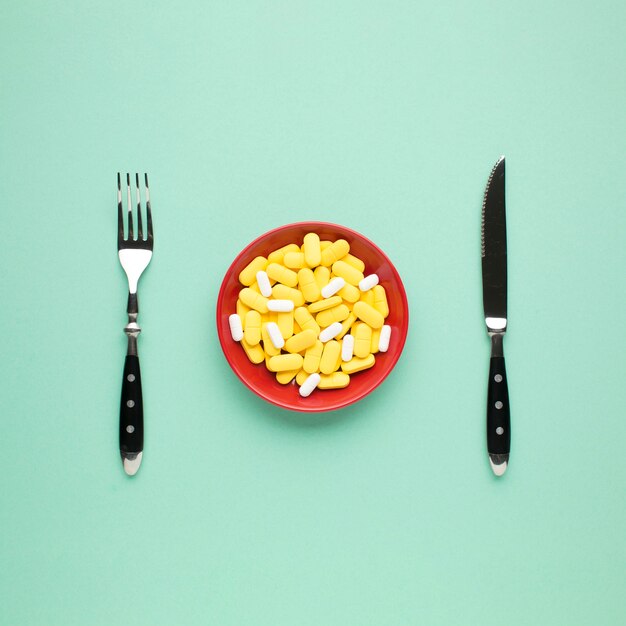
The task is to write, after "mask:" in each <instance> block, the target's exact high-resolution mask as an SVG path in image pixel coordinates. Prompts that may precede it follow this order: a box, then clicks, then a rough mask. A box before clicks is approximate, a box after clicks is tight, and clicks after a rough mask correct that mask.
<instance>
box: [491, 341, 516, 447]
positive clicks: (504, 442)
mask: <svg viewBox="0 0 626 626" xmlns="http://www.w3.org/2000/svg"><path fill="white" fill-rule="evenodd" d="M500 350H501V347H500ZM487 389H488V391H487V451H488V452H489V454H490V455H507V456H508V454H509V452H510V449H511V410H510V406H509V389H508V385H507V381H506V367H505V365H504V355H503V354H500V355H499V356H492V357H491V363H490V366H489V384H488V388H487Z"/></svg>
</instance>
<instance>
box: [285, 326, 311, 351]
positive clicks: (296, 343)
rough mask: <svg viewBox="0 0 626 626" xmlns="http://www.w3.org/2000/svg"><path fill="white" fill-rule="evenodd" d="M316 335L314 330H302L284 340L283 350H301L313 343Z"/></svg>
mask: <svg viewBox="0 0 626 626" xmlns="http://www.w3.org/2000/svg"><path fill="white" fill-rule="evenodd" d="M316 341H317V335H316V334H315V331H314V330H303V331H302V332H299V333H298V334H297V335H294V336H293V337H290V338H289V339H287V341H286V342H285V350H286V351H287V352H292V353H293V352H302V350H306V349H307V348H310V347H311V346H312V345H314V344H315V342H316Z"/></svg>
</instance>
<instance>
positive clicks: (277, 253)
mask: <svg viewBox="0 0 626 626" xmlns="http://www.w3.org/2000/svg"><path fill="white" fill-rule="evenodd" d="M287 252H300V248H299V247H298V246H297V245H296V244H295V243H290V244H288V245H286V246H283V247H282V248H278V250H274V251H273V252H271V253H270V254H268V255H267V262H268V263H282V262H283V259H284V258H285V254H287Z"/></svg>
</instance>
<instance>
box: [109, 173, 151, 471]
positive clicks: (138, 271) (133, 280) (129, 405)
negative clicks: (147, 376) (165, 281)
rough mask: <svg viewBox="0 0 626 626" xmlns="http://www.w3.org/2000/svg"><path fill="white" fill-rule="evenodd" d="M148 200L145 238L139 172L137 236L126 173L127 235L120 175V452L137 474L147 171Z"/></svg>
mask: <svg viewBox="0 0 626 626" xmlns="http://www.w3.org/2000/svg"><path fill="white" fill-rule="evenodd" d="M144 176H145V199H146V222H147V232H146V238H145V239H144V233H143V223H142V216H141V191H140V185H139V174H135V188H136V220H137V238H136V239H135V234H134V228H133V200H132V194H131V186H130V174H126V192H127V193H126V196H127V206H128V209H127V214H128V229H127V235H126V236H124V209H123V206H122V184H121V179H120V174H119V173H118V175H117V254H118V256H119V259H120V263H121V264H122V267H123V268H124V271H125V272H126V277H127V278H128V306H127V308H126V311H127V313H128V324H126V326H125V327H124V333H125V334H126V336H127V337H128V349H127V351H126V360H125V362H124V378H123V381H122V400H121V405H120V454H121V456H122V464H123V466H124V471H125V472H126V473H127V474H128V475H129V476H134V475H135V474H136V473H137V470H138V469H139V466H140V465H141V459H142V456H143V398H142V393H141V370H140V369H139V355H138V354H137V337H138V336H139V333H140V332H141V328H140V327H139V325H138V324H137V314H138V312H139V306H138V303H137V283H138V282H139V278H140V277H141V275H142V273H143V271H144V270H145V269H146V267H147V266H148V263H150V259H151V258H152V245H153V241H154V237H153V231H152V211H151V207H150V188H149V186H148V175H147V174H145V175H144Z"/></svg>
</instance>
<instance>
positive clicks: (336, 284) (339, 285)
mask: <svg viewBox="0 0 626 626" xmlns="http://www.w3.org/2000/svg"><path fill="white" fill-rule="evenodd" d="M314 280H315V279H314ZM345 284H346V281H345V280H344V279H343V278H341V277H340V276H337V277H336V278H333V279H332V280H331V281H330V282H329V283H328V284H327V285H325V286H324V287H322V298H330V297H331V296H334V295H335V294H336V293H337V292H338V291H339V290H340V289H343V287H344V286H345Z"/></svg>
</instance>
